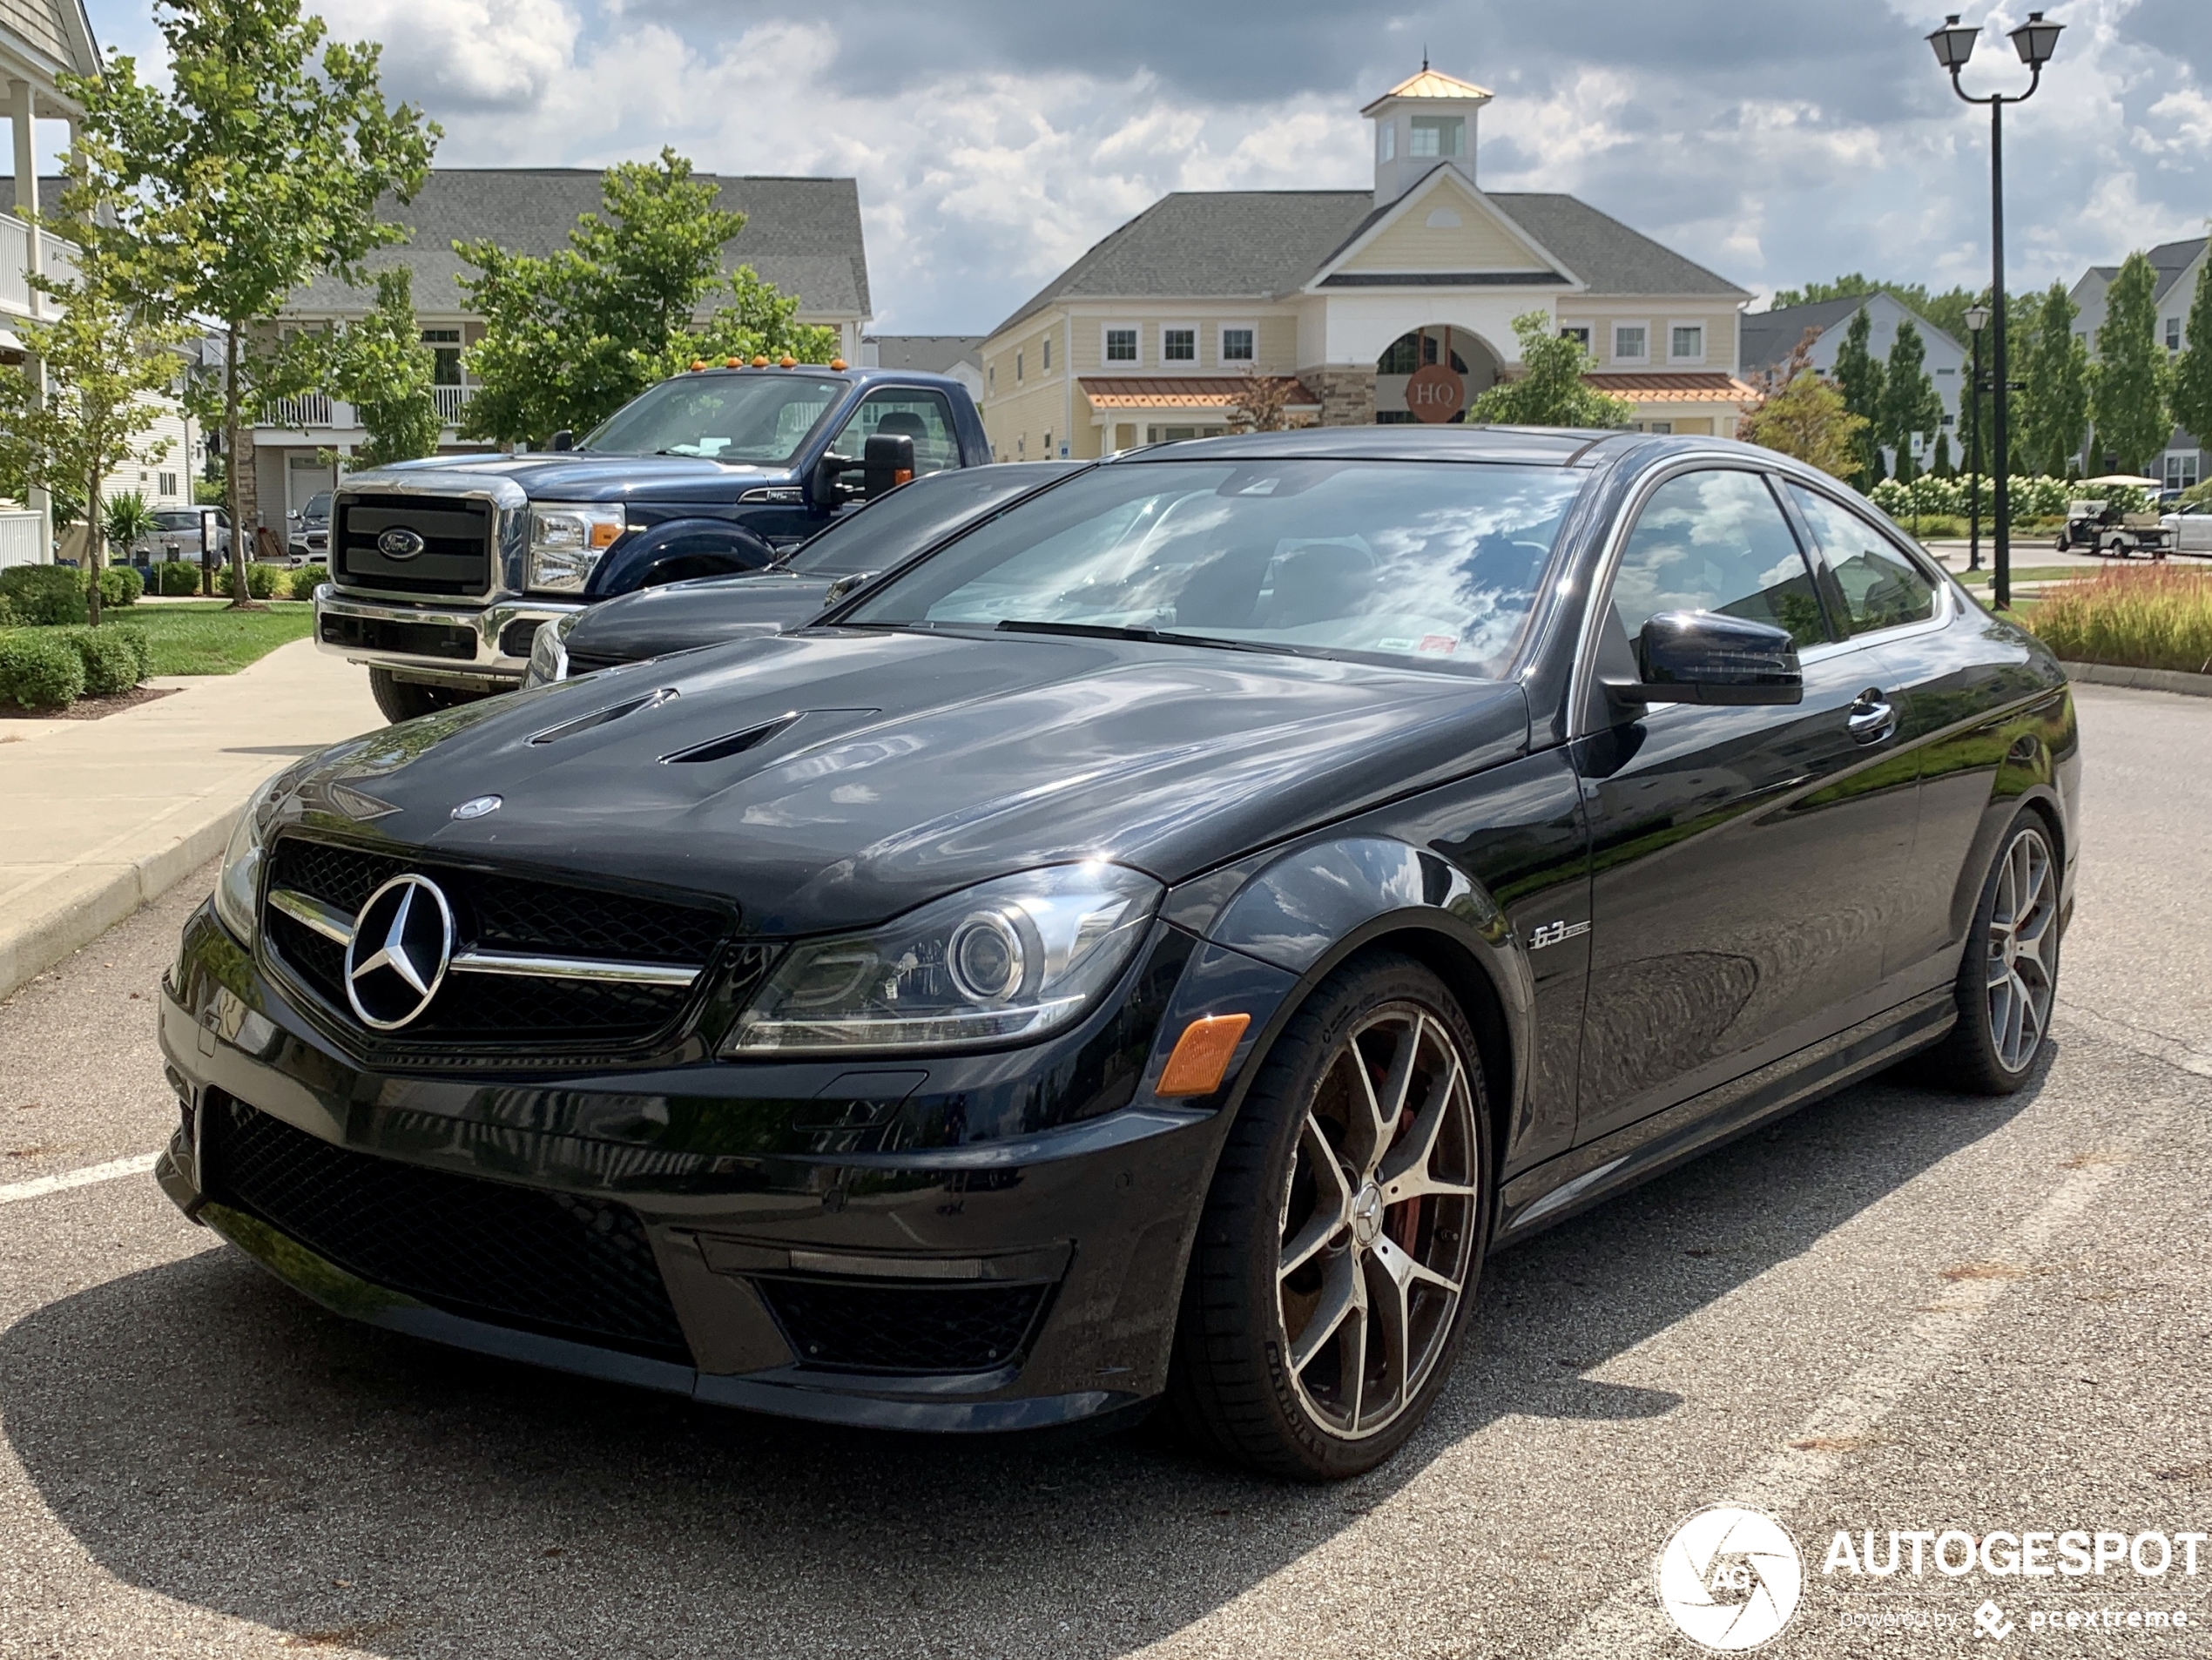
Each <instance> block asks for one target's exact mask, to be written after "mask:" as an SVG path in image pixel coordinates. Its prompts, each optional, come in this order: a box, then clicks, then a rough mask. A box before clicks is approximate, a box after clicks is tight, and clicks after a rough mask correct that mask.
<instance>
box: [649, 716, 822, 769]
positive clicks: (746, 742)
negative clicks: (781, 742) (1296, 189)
mask: <svg viewBox="0 0 2212 1660" xmlns="http://www.w3.org/2000/svg"><path fill="white" fill-rule="evenodd" d="M802 712H803V711H799V710H794V711H792V712H791V713H790V714H787V715H779V716H778V717H777V718H776V719H773V720H771V721H767V722H765V723H763V724H762V725H758V726H748V727H746V728H745V730H744V731H743V732H728V733H725V734H724V735H723V736H722V737H720V738H710V739H707V740H706V742H705V743H704V744H694V745H692V746H691V748H689V749H679V750H678V751H677V752H675V753H674V754H673V755H664V756H662V757H661V759H662V760H663V761H664V762H665V763H666V764H668V765H669V766H678V765H688V764H690V763H691V762H693V761H719V760H727V759H729V758H730V757H731V756H732V755H742V754H743V753H744V752H745V751H746V750H748V749H752V748H755V747H757V746H759V745H761V744H765V743H766V742H767V741H768V740H769V739H771V738H773V737H774V736H775V735H776V734H777V733H778V732H781V731H783V730H784V728H785V727H786V726H788V725H791V724H792V722H793V721H795V720H797V719H799V715H800V714H801V713H802Z"/></svg>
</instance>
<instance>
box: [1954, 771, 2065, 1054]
mask: <svg viewBox="0 0 2212 1660" xmlns="http://www.w3.org/2000/svg"><path fill="white" fill-rule="evenodd" d="M2058 985H2059V862H2058V854H2057V853H2056V851H2055V850H2054V848H2053V847H2052V843H2051V834H2050V827H2049V826H2048V824H2047V822H2046V821H2045V820H2044V818H2043V816H2042V815H2041V814H2040V813H2037V812H2036V811H2035V810H2034V809H2033V808H2028V809H2027V810H2025V811H2023V812H2022V813H2020V816H2019V817H2018V818H2016V819H2014V820H2013V822H2012V825H2011V827H2009V828H2008V829H2007V830H2006V832H2005V840H2004V841H2003V842H2002V844H2000V848H1999V851H1998V854H1997V859H1996V862H1995V863H1994V864H1993V865H1992V866H1991V867H1990V871H1989V874H1988V876H1987V877H1986V879H1984V881H1983V883H1982V892H1981V901H1980V903H1979V904H1978V905H1977V906H1976V907H1975V908H1974V921H1973V928H1971V929H1970V930H1969V931H1968V933H1967V935H1966V955H1965V957H1964V959H1963V960H1962V961H1961V962H1960V963H1959V987H1958V996H1959V1023H1958V1024H1957V1025H1956V1026H1954V1027H1953V1028H1952V1030H1951V1035H1950V1036H1948V1037H1946V1039H1944V1041H1943V1043H1942V1045H1941V1046H1940V1047H1939V1049H1937V1050H1936V1051H1935V1059H1936V1061H1937V1063H1938V1064H1939V1067H1940V1069H1941V1070H1943V1071H1944V1072H1945V1073H1946V1075H1947V1076H1948V1077H1949V1079H1950V1081H1951V1082H1952V1083H1955V1084H1957V1085H1959V1087H1960V1088H1962V1089H1966V1090H1973V1091H1974V1092H1975V1093H1977V1094H1980V1095H2010V1094H2011V1093H2012V1092H2013V1090H2017V1089H2019V1088H2020V1085H2021V1084H2023V1083H2027V1078H2028V1074H2029V1073H2030V1072H2031V1071H2032V1070H2033V1069H2034V1066H2035V1062H2036V1059H2037V1057H2038V1056H2040V1055H2041V1054H2042V1052H2043V1040H2044V1038H2045V1037H2046V1036H2047V1035H2048V1034H2049V1031H2050V1026H2051V1006H2052V1004H2053V1002H2054V1001H2055V1000H2056V998H2057V995H2058Z"/></svg>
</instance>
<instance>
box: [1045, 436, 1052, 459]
mask: <svg viewBox="0 0 2212 1660" xmlns="http://www.w3.org/2000/svg"><path fill="white" fill-rule="evenodd" d="M1044 458H1045V459H1046V460H1047V461H1050V460H1051V459H1052V435H1051V433H1049V432H1047V433H1046V434H1045V435H1044Z"/></svg>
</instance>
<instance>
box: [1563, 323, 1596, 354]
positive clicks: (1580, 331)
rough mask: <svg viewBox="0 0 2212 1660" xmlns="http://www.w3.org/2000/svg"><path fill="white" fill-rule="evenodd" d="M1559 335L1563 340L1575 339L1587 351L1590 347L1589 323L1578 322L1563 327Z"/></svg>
mask: <svg viewBox="0 0 2212 1660" xmlns="http://www.w3.org/2000/svg"><path fill="white" fill-rule="evenodd" d="M1559 337H1560V339H1561V340H1571V341H1574V342H1575V344H1576V345H1577V346H1579V347H1581V348H1582V349H1583V350H1584V351H1586V352H1587V351H1588V350H1589V349H1590V326H1589V325H1588V323H1577V324H1575V326H1574V327H1571V328H1562V329H1561V330H1560V331H1559Z"/></svg>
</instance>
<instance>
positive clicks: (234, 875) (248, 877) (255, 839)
mask: <svg viewBox="0 0 2212 1660" xmlns="http://www.w3.org/2000/svg"><path fill="white" fill-rule="evenodd" d="M299 771H300V768H299V767H298V766H287V767H286V768H285V769H284V770H283V771H281V772H280V773H275V774H273V776H272V777H270V778H269V779H267V780H266V781H265V782H264V783H263V784H262V785H261V786H260V788H259V789H257V790H255V791H254V792H253V795H252V796H250V797H249V798H248V799H247V800H246V810H245V811H244V812H242V813H239V815H238V827H236V828H235V829H233V831H232V832H231V840H230V845H229V846H228V847H225V848H224V849H223V869H222V874H220V875H219V876H217V877H216V878H215V914H216V915H217V916H218V917H219V918H220V919H221V920H222V923H223V926H224V927H225V928H228V929H230V931H231V932H232V933H233V934H235V935H237V936H238V939H239V943H240V944H241V945H246V946H250V945H252V944H253V933H254V917H253V901H255V899H257V898H258V897H259V896H260V888H261V851H262V847H263V845H264V843H265V841H266V838H267V835H268V830H269V820H272V819H273V818H274V817H275V816H276V807H277V803H278V802H279V801H280V800H282V799H283V796H284V793H285V792H286V791H287V790H288V789H290V788H291V786H292V780H293V778H294V777H295V776H296V775H297V774H298V773H299Z"/></svg>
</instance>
